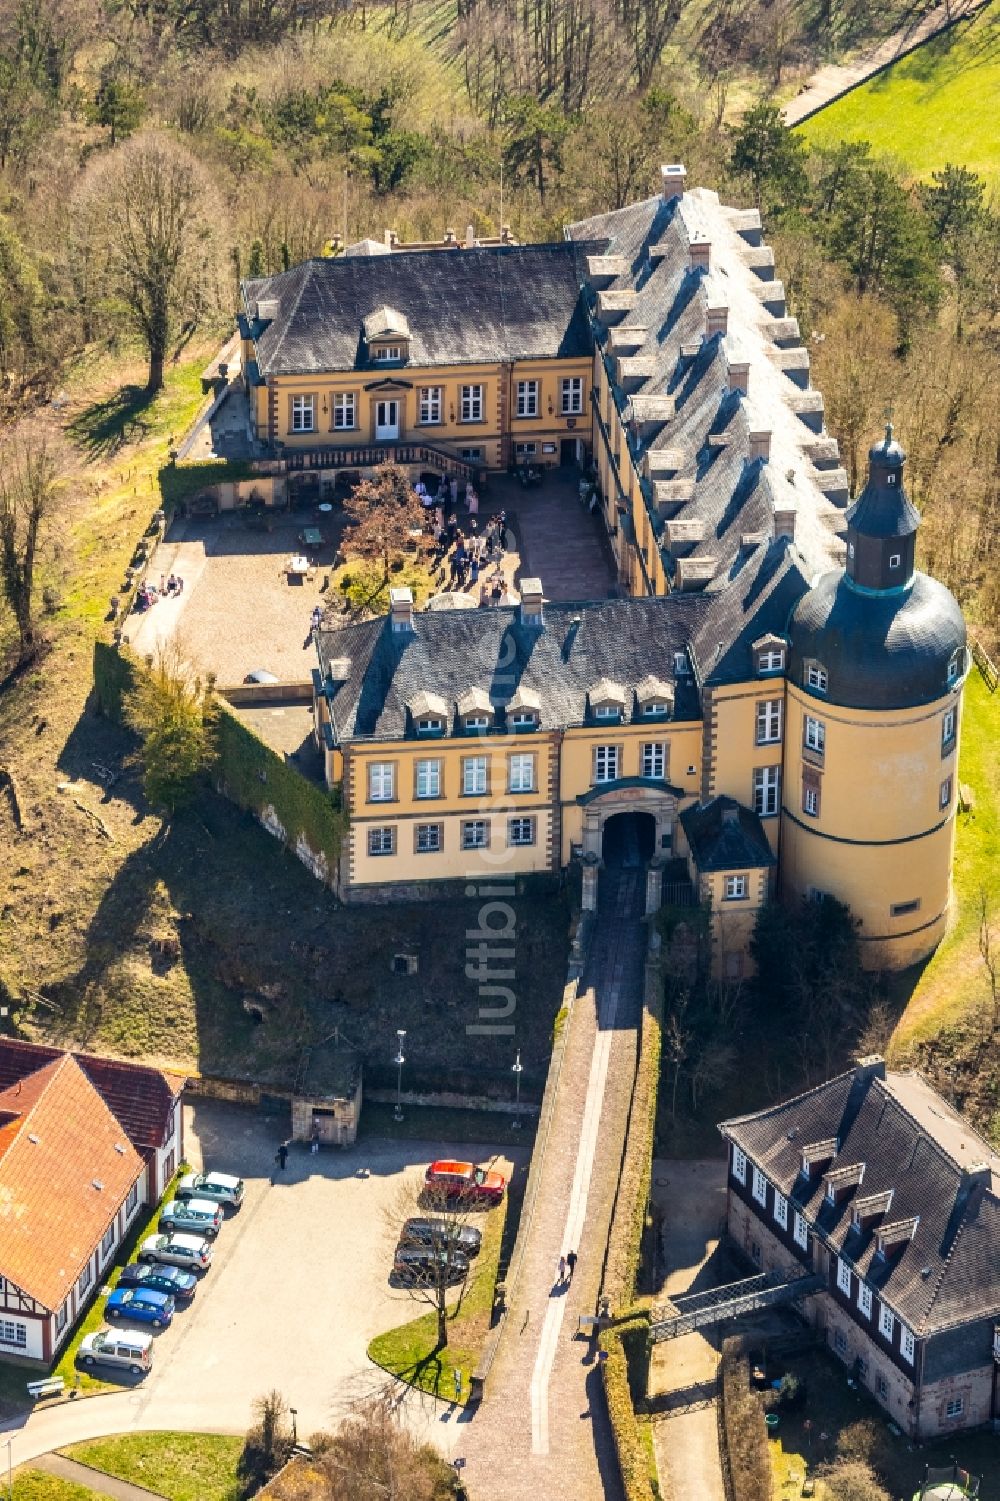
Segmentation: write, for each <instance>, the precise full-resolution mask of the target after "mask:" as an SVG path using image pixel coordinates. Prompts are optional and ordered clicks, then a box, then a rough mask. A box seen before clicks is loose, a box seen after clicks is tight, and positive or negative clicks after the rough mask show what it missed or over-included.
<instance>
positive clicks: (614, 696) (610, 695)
mask: <svg viewBox="0 0 1000 1501" xmlns="http://www.w3.org/2000/svg"><path fill="white" fill-rule="evenodd" d="M587 697H588V698H589V699H590V712H591V715H592V716H593V718H594V719H597V720H600V722H601V723H602V724H617V723H619V722H620V720H621V719H622V717H623V715H624V713H625V689H624V688H623V687H622V686H621V684H620V683H613V682H612V681H611V679H610V678H601V680H600V682H597V683H594V685H593V686H592V687H591V689H590V691H589V693H588V695H587Z"/></svg>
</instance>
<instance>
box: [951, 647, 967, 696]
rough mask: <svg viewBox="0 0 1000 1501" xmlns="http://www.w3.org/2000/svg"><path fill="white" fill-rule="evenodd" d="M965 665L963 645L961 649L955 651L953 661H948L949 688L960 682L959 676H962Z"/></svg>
mask: <svg viewBox="0 0 1000 1501" xmlns="http://www.w3.org/2000/svg"><path fill="white" fill-rule="evenodd" d="M964 667H965V648H964V647H963V648H962V649H961V650H960V651H957V652H955V654H954V655H953V656H952V658H951V661H950V662H949V663H948V687H949V688H950V687H951V686H952V684H953V683H957V682H958V680H959V678H960V677H961V676H962V669H963V668H964Z"/></svg>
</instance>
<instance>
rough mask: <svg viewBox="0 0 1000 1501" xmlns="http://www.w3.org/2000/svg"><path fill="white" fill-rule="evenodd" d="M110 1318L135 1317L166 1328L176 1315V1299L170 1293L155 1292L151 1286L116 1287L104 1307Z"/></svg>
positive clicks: (159, 1327)
mask: <svg viewBox="0 0 1000 1501" xmlns="http://www.w3.org/2000/svg"><path fill="white" fill-rule="evenodd" d="M104 1311H105V1313H106V1314H107V1316H108V1318H109V1319H135V1320H136V1322H137V1323H139V1324H152V1326H153V1328H154V1329H165V1328H166V1327H167V1325H168V1324H169V1323H170V1321H171V1319H172V1318H173V1316H174V1300H173V1298H172V1297H171V1296H170V1294H169V1293H158V1292H154V1290H153V1289H152V1288H151V1287H120V1288H119V1287H116V1288H115V1290H114V1292H113V1293H112V1294H111V1296H110V1297H109V1298H108V1301H107V1303H106V1304H105V1308H104Z"/></svg>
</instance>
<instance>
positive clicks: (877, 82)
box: [799, 0, 1000, 187]
mask: <svg viewBox="0 0 1000 1501" xmlns="http://www.w3.org/2000/svg"><path fill="white" fill-rule="evenodd" d="M998 99H1000V4H998V3H996V0H994V3H993V4H991V5H989V6H987V7H986V8H985V9H984V10H982V11H981V12H980V13H979V14H978V15H977V16H976V17H975V19H974V20H973V21H971V22H970V23H968V24H959V25H957V26H954V27H952V28H951V30H950V31H946V32H944V33H942V34H941V35H940V36H938V37H935V38H933V39H932V40H931V41H929V42H925V43H924V44H923V46H922V47H919V48H918V49H917V50H916V51H915V52H913V53H911V54H910V55H909V56H908V57H904V58H902V59H901V60H900V61H899V62H898V63H896V64H894V65H893V67H891V68H889V69H887V71H886V72H885V73H881V74H879V75H878V77H876V78H873V79H871V80H870V82H868V83H866V84H863V85H862V86H861V87H860V88H857V89H854V90H853V91H852V92H851V93H850V94H847V95H845V96H844V98H843V99H838V100H835V101H834V103H833V104H830V105H828V106H827V108H826V109H824V110H821V111H820V113H819V114H817V115H814V116H813V117H812V119H811V120H807V121H806V122H805V123H804V124H803V125H802V126H800V127H799V129H800V131H801V133H802V135H803V136H804V137H805V139H806V140H807V141H808V143H809V144H810V145H811V146H818V145H830V144H832V143H834V142H836V141H841V140H852V141H871V143H872V146H873V148H874V149H875V150H876V151H877V152H888V153H889V154H891V155H892V156H895V157H898V158H899V159H900V160H901V161H902V162H903V163H904V165H905V166H906V167H907V168H908V169H909V171H910V172H912V173H913V175H914V176H915V177H929V176H930V174H931V172H933V171H935V170H937V169H940V168H941V167H943V166H944V165H945V163H946V162H954V163H956V164H958V165H960V166H964V167H969V168H970V169H971V170H972V171H974V172H978V173H979V174H980V176H982V177H983V178H985V179H986V181H987V182H988V183H990V184H991V185H992V186H993V187H997V186H1000V131H998V129H997V101H998Z"/></svg>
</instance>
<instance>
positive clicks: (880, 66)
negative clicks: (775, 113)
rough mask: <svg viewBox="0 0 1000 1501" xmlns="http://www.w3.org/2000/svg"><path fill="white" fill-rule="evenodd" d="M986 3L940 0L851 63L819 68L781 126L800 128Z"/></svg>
mask: <svg viewBox="0 0 1000 1501" xmlns="http://www.w3.org/2000/svg"><path fill="white" fill-rule="evenodd" d="M990 3H991V0H943V3H942V4H940V5H935V6H933V7H932V9H931V10H929V11H926V12H925V13H924V15H923V16H921V17H920V19H919V20H918V21H915V22H912V21H911V22H910V23H909V24H907V25H906V26H903V27H901V28H900V30H899V31H895V32H893V34H892V36H890V37H886V39H885V41H884V42H880V43H879V45H878V46H877V47H875V48H874V49H873V50H872V51H871V52H866V53H863V54H862V55H861V56H860V57H858V58H856V59H855V61H854V62H851V63H839V64H830V66H829V67H825V68H819V69H818V70H817V71H816V72H815V73H813V74H812V76H811V77H810V78H809V79H808V80H807V81H806V83H805V84H803V86H802V88H801V90H800V91H799V93H798V94H796V96H795V98H794V99H791V100H789V102H788V103H787V104H786V105H785V106H784V108H783V109H782V111H781V113H782V116H783V118H784V121H785V124H786V125H788V126H789V127H791V126H793V125H801V124H802V123H803V122H804V121H806V120H808V119H810V118H811V117H812V116H813V115H816V114H818V113H819V111H820V110H821V109H825V108H826V106H827V105H828V104H832V103H833V101H834V100H835V99H842V98H843V96H844V95H845V94H849V93H850V92H851V91H852V89H856V88H857V87H858V86H859V85H860V84H862V83H867V81H868V79H869V78H874V77H875V75H876V74H877V73H882V72H884V70H885V69H886V68H891V67H892V65H893V63H896V62H898V61H899V59H900V58H901V57H906V56H907V54H908V53H910V52H914V51H915V50H916V49H917V48H918V47H921V46H923V44H924V42H926V41H929V40H930V38H931V37H933V36H937V35H938V34H939V33H940V32H942V31H947V30H948V28H949V27H950V26H954V25H955V24H956V22H958V21H965V20H968V19H969V18H970V17H971V16H973V15H975V14H976V12H977V11H979V10H981V9H982V8H983V6H984V5H989V4H990Z"/></svg>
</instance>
